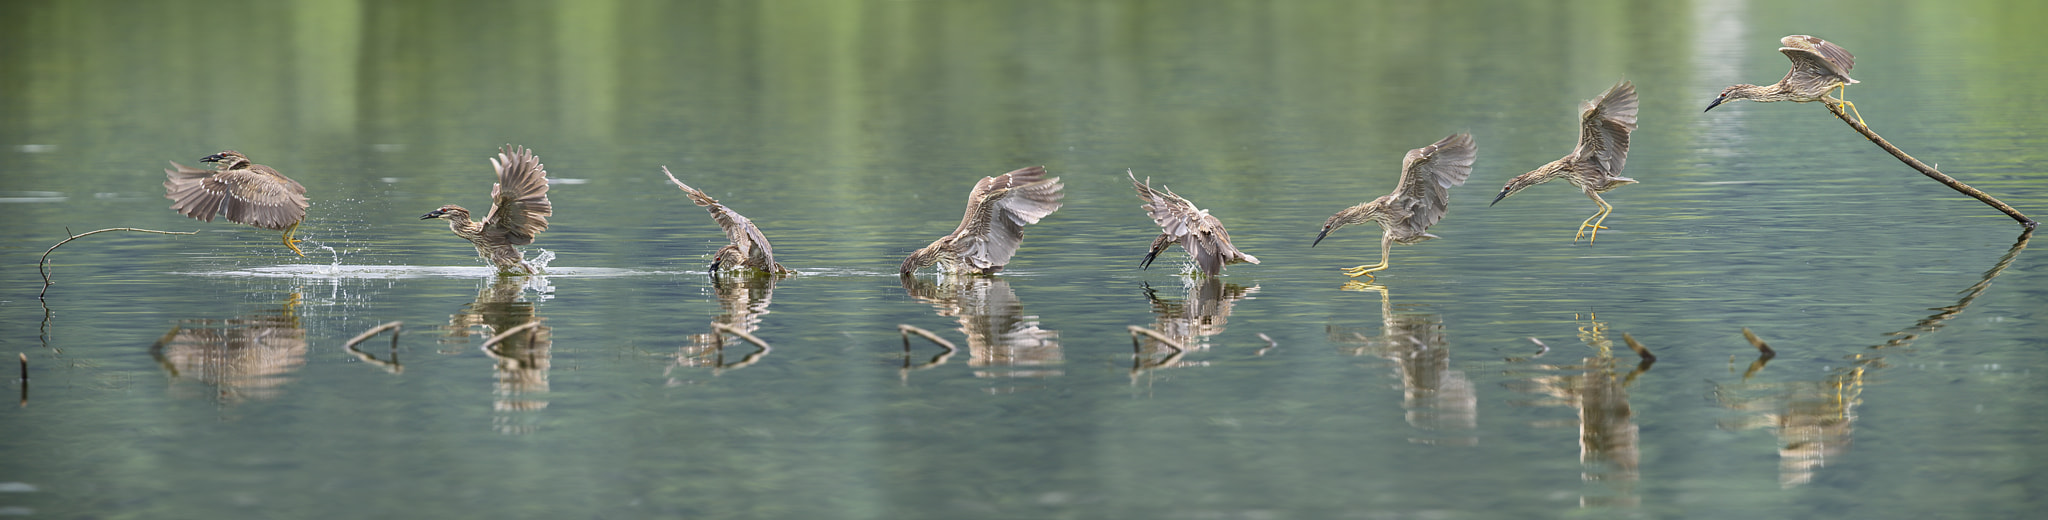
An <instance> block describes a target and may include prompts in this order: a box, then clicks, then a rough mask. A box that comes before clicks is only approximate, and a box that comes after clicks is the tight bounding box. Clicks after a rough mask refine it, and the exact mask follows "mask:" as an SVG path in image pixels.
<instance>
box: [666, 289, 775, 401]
mask: <svg viewBox="0 0 2048 520" xmlns="http://www.w3.org/2000/svg"><path fill="white" fill-rule="evenodd" d="M782 278H783V277H782V276H775V275H767V274H751V275H749V274H741V273H716V272H714V273H712V275H711V288H712V291H714V292H715V293H716V294H717V295H718V306H719V313H718V316H715V317H713V318H711V324H710V325H709V326H708V327H706V331H705V332H703V333H700V334H691V335H690V338H689V343H688V344H685V345H683V346H682V347H678V348H677V349H676V353H675V355H674V358H673V361H672V362H671V363H669V366H668V368H666V369H663V370H662V372H661V375H662V377H666V378H668V383H667V384H668V386H677V385H682V384H687V382H686V381H684V380H681V379H678V378H677V377H676V376H675V370H676V369H677V368H707V369H710V370H711V374H712V375H713V376H717V375H719V374H721V373H723V372H724V371H726V370H738V369H742V368H746V367H748V366H750V365H753V364H754V363H759V362H760V361H761V359H762V358H764V357H767V355H768V354H769V353H770V352H773V351H774V350H773V349H772V348H770V347H769V346H768V344H767V343H766V342H763V341H761V340H760V339H759V338H757V337H755V336H754V332H756V331H759V330H761V317H762V316H766V315H768V304H769V303H771V302H772V301H773V300H774V298H775V283H776V282H779V281H782ZM728 337H733V338H737V339H743V340H746V341H748V342H751V343H753V346H752V347H751V348H749V349H747V350H746V351H745V353H744V354H742V355H740V356H739V357H737V358H730V359H729V358H728V356H727V354H728V352H726V347H727V346H729V344H730V343H731V341H730V340H728Z"/></svg>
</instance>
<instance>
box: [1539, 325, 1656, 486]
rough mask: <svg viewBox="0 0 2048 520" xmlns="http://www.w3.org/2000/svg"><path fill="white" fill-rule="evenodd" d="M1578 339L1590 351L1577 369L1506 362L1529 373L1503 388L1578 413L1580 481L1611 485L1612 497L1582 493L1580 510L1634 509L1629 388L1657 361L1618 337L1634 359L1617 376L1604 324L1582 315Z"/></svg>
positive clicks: (1634, 435) (1635, 456) (1635, 458)
mask: <svg viewBox="0 0 2048 520" xmlns="http://www.w3.org/2000/svg"><path fill="white" fill-rule="evenodd" d="M1578 338H1579V341H1581V342H1584V343H1585V344H1586V346H1589V347H1593V349H1594V355H1593V356H1592V357H1587V358H1583V359H1581V360H1580V361H1579V364H1576V365H1550V364H1543V363H1536V362H1534V357H1533V356H1532V357H1531V358H1525V359H1519V360H1511V361H1512V362H1517V363H1525V366H1523V367H1521V368H1518V369H1515V370H1511V371H1510V372H1509V373H1510V374H1511V375H1517V376H1521V375H1524V374H1525V372H1526V373H1529V374H1528V375H1527V377H1522V378H1519V379H1516V380H1514V381H1510V382H1509V383H1507V385H1508V386H1509V388H1512V389H1514V390H1516V391H1519V392H1524V393H1531V394H1539V395H1544V396H1548V397H1550V399H1543V400H1537V401H1534V404H1536V405H1542V406H1564V407H1570V408H1572V409H1573V410H1575V411H1577V412H1578V420H1577V421H1576V422H1577V424H1574V425H1571V426H1575V427H1577V428H1578V430H1579V463H1580V464H1581V466H1582V472H1581V473H1580V474H1579V476H1580V478H1581V479H1583V480H1585V481H1588V482H1592V481H1602V482H1613V483H1615V484H1614V492H1615V494H1614V495H1613V496H1607V497H1593V496H1586V495H1581V496H1580V497H1579V505H1580V506H1581V507H1591V506H1635V505H1639V504H1641V502H1642V498H1641V497H1639V496H1636V494H1635V482H1636V481H1637V480H1639V479H1640V477H1641V472H1640V471H1639V469H1638V462H1639V461H1640V459H1641V450H1640V448H1639V447H1638V444H1639V441H1640V436H1639V434H1638V431H1637V427H1636V424H1635V420H1634V419H1635V410H1634V409H1633V408H1631V407H1630V406H1629V402H1628V387H1629V385H1631V384H1634V383H1635V381H1636V377H1637V376H1641V375H1642V374H1643V373H1644V372H1648V371H1649V370H1650V365H1652V364H1655V363H1656V362H1657V357H1656V356H1654V355H1651V354H1650V351H1649V349H1647V348H1645V347H1643V345H1642V344H1641V343H1639V342H1637V341H1636V340H1635V338H1634V337H1632V336H1629V335H1628V334H1622V340H1623V341H1625V342H1626V343H1627V344H1628V348H1629V349H1630V350H1633V351H1635V353H1636V356H1637V360H1638V361H1637V363H1636V366H1635V367H1634V368H1632V369H1630V370H1629V372H1628V374H1627V375H1618V374H1617V372H1619V370H1620V369H1619V368H1617V367H1618V366H1619V360H1618V359H1617V358H1616V357H1615V356H1614V338H1612V337H1610V336H1608V332H1607V323H1606V322H1603V321H1600V320H1599V318H1598V317H1596V316H1594V315H1592V314H1587V315H1586V317H1585V319H1584V320H1583V321H1582V322H1581V323H1580V324H1579V332H1578ZM1532 339H1534V338H1532ZM1537 344H1538V345H1541V344H1542V343H1541V342H1540V341H1539V342H1538V343H1537ZM1545 348H1546V350H1547V349H1548V347H1545Z"/></svg>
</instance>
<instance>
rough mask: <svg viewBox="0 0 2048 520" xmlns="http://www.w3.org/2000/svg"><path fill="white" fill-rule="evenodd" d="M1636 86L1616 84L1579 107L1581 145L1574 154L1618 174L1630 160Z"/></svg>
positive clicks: (1579, 160) (1584, 161)
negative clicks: (1629, 141) (1630, 135)
mask: <svg viewBox="0 0 2048 520" xmlns="http://www.w3.org/2000/svg"><path fill="white" fill-rule="evenodd" d="M1636 108H1637V103H1636V87H1635V85H1634V84H1631V83H1629V82H1627V81H1623V82H1621V83H1617V84H1615V85H1614V86H1613V87H1610V88H1608V89H1607V92H1603V93H1601V94H1600V97H1597V98H1593V100H1591V101H1587V102H1586V104H1585V105H1584V106H1583V107H1581V108H1580V109H1579V146H1578V148H1577V149H1574V150H1572V156H1573V157H1574V158H1575V159H1577V160H1578V162H1582V163H1593V164H1597V165H1599V166H1600V168H1601V169H1602V170H1604V172H1605V173H1606V174H1608V175H1619V174H1620V173H1621V168H1622V166H1623V165H1624V164H1626V162H1627V161H1628V136H1629V133H1630V132H1634V131H1635V129H1636Z"/></svg>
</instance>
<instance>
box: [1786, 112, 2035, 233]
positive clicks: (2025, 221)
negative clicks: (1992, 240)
mask: <svg viewBox="0 0 2048 520" xmlns="http://www.w3.org/2000/svg"><path fill="white" fill-rule="evenodd" d="M1829 99H1833V98H1829ZM1821 104H1823V105H1827V107H1828V111H1829V112H1834V113H1835V117H1836V118H1838V119H1841V120H1842V122H1844V123H1848V124H1849V128H1853V129H1855V130H1856V133H1859V134H1863V138H1864V139H1869V140H1870V142H1871V143H1874V144H1876V145H1877V147H1878V148H1883V149H1884V151H1886V152H1890V153H1891V154H1892V157H1897V158H1898V159H1899V162H1903V163H1906V166H1911V167H1913V169H1915V170H1919V171H1920V174H1921V175H1926V176H1927V178H1930V179H1934V181H1935V182H1939V183H1942V184H1945V185H1948V187H1949V188H1951V189H1954V190H1956V191H1957V192H1960V193H1962V194H1964V195H1969V196H1970V197H1973V198H1975V199H1977V200H1978V201H1979V202H1983V203H1985V204H1987V205H1990V206H1991V207H1993V208H1997V209H1998V211H2002V212H2005V216H2008V217H2012V219H2013V220H2016V221H2019V223H2020V225H2023V226H2026V227H2027V229H2034V226H2035V225H2036V224H2038V223H2036V222H2034V219H2031V218H2027V216H2026V215H2025V214H2022V213H2020V210H2017V209H2013V207H2012V206H2008V205H2006V204H2005V202H2003V201H2000V200H1998V198H1997V197H1992V196H1991V195H1990V194H1988V193H1984V192H1983V191H1982V190H1978V189H1977V188H1974V187H1971V186H1970V185H1968V184H1963V181H1959V180H1956V179H1955V177H1950V176H1948V175H1946V174H1943V173H1941V171H1940V170H1936V169H1934V167H1933V166H1928V165H1927V163H1923V162H1920V160H1919V159H1914V158H1913V156H1911V155H1906V152H1905V151H1903V150H1900V149H1899V147H1897V146H1892V143H1891V142H1890V141H1886V140H1884V138H1883V137H1879V136H1878V135H1877V132H1872V131H1870V127H1869V126H1866V125H1864V124H1863V123H1861V122H1859V121H1857V120H1855V119H1854V118H1851V117H1850V116H1849V114H1848V113H1847V112H1843V111H1842V102H1840V101H1824V102H1822V103H1821Z"/></svg>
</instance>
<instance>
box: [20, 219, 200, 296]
mask: <svg viewBox="0 0 2048 520" xmlns="http://www.w3.org/2000/svg"><path fill="white" fill-rule="evenodd" d="M108 231H134V232H138V233H156V234H159V235H195V234H198V233H199V232H198V231H190V232H179V231H157V230H154V229H141V228H132V227H123V228H106V229H101V230H95V231H87V232H84V233H79V234H76V235H71V238H66V239H64V241H63V242H58V243H57V245H54V246H50V250H49V251H43V259H42V260H41V261H38V262H36V271H38V272H41V273H43V292H40V293H36V299H38V300H41V299H43V295H46V294H50V286H51V285H55V284H56V283H57V282H53V281H50V268H49V265H50V253H51V252H53V251H56V250H57V248H58V247H59V246H63V245H64V244H69V243H71V241H73V240H78V238H79V237H83V236H86V235H94V234H99V233H105V232H108Z"/></svg>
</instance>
